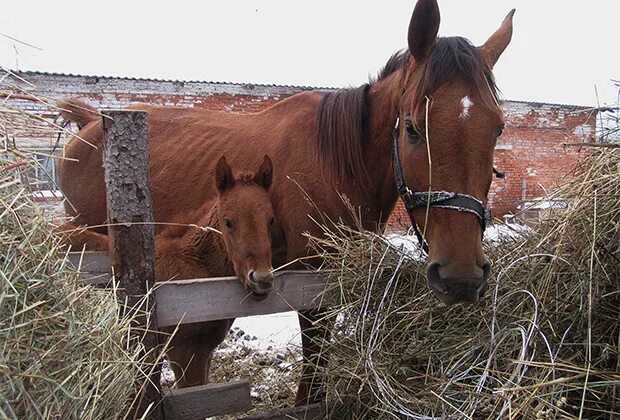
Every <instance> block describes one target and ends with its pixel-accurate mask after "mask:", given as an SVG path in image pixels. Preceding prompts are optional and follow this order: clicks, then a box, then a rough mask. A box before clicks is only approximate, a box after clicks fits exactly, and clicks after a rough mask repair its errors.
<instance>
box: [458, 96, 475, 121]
mask: <svg viewBox="0 0 620 420" xmlns="http://www.w3.org/2000/svg"><path fill="white" fill-rule="evenodd" d="M473 104H474V103H473V102H472V101H471V99H469V96H463V99H461V106H462V107H463V110H462V111H461V115H459V118H462V119H465V118H467V117H468V116H469V108H471V106H472V105H473Z"/></svg>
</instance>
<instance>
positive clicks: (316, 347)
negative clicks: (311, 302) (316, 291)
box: [295, 310, 330, 406]
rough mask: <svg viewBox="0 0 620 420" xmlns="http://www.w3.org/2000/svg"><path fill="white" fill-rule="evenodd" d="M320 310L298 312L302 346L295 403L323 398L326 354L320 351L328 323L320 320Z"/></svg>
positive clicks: (325, 338) (306, 403)
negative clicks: (301, 361) (323, 370)
mask: <svg viewBox="0 0 620 420" xmlns="http://www.w3.org/2000/svg"><path fill="white" fill-rule="evenodd" d="M321 315H322V314H321V311H320V310H312V311H303V312H300V313H299V314H298V316H299V326H300V328H301V344H302V347H303V349H302V350H303V367H302V373H301V379H300V381H299V388H298V389H297V397H296V398H295V405H297V406H300V405H308V404H313V403H316V402H321V401H323V400H324V399H325V389H324V387H323V376H322V375H323V372H321V370H322V369H324V368H325V367H326V366H327V355H326V354H325V353H324V352H323V351H322V343H323V341H326V340H329V335H330V325H329V324H330V323H327V322H325V320H321Z"/></svg>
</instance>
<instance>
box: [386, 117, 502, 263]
mask: <svg viewBox="0 0 620 420" xmlns="http://www.w3.org/2000/svg"><path fill="white" fill-rule="evenodd" d="M399 126H400V117H396V123H395V124H394V129H393V130H392V166H393V167H394V177H395V179H396V189H397V190H398V195H400V197H401V198H402V200H403V202H404V204H405V209H406V210H407V214H408V215H409V220H410V222H411V226H412V227H413V231H414V232H415V235H416V237H417V238H418V242H419V243H420V245H421V246H422V250H423V251H424V252H425V253H427V254H428V243H427V242H426V240H425V239H424V237H423V236H422V234H421V233H420V230H419V228H418V224H417V223H416V221H415V218H414V215H413V210H414V209H417V208H420V207H426V208H430V207H437V208H443V209H449V210H456V211H459V212H467V213H471V214H473V215H475V216H476V217H477V218H478V221H479V222H480V234H481V235H482V234H484V230H485V228H486V225H487V223H488V222H489V221H490V220H491V213H490V212H489V210H487V209H486V208H485V207H484V204H483V203H482V201H480V200H478V199H477V198H475V197H472V196H471V195H467V194H460V193H456V192H449V191H424V192H419V191H415V192H414V191H412V190H411V189H409V187H407V184H406V183H405V177H404V175H403V168H402V166H401V163H400V153H399V151H398V139H399V137H400V131H399ZM493 170H494V171H495V168H494V169H493Z"/></svg>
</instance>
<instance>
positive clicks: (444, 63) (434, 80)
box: [316, 37, 498, 186]
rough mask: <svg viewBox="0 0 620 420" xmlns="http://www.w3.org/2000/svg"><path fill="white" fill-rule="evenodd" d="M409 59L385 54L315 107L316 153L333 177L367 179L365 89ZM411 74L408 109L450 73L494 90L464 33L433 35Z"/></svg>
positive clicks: (404, 53) (400, 54)
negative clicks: (377, 66) (363, 76)
mask: <svg viewBox="0 0 620 420" xmlns="http://www.w3.org/2000/svg"><path fill="white" fill-rule="evenodd" d="M411 60H412V57H411V55H410V54H409V50H407V49H405V50H401V51H399V52H397V53H395V54H394V55H392V56H391V57H390V59H389V60H388V61H387V63H386V64H385V66H384V67H383V69H381V71H380V72H379V74H378V76H377V78H375V79H371V81H370V83H369V84H364V85H362V86H360V87H358V88H350V89H340V90H338V91H335V92H328V93H326V94H325V95H324V96H323V98H322V99H321V103H320V105H319V109H318V112H317V124H316V127H317V152H318V155H319V157H320V160H321V161H322V162H323V164H324V165H325V166H326V168H327V169H328V170H329V171H330V173H331V174H332V175H333V176H335V177H337V178H338V179H340V180H342V179H344V178H347V177H351V178H352V179H353V180H355V181H357V182H361V184H360V186H361V185H364V184H366V183H365V182H363V181H366V180H367V179H368V172H367V170H366V167H365V166H364V147H365V145H366V143H367V136H368V134H369V124H368V119H369V100H368V90H369V88H370V86H372V85H373V84H375V83H377V82H380V81H381V80H384V79H385V78H387V77H388V76H390V75H392V74H393V73H395V72H397V71H399V70H403V69H407V68H408V66H409V63H410V62H411ZM415 73H416V75H417V78H416V80H414V85H413V88H414V95H413V97H414V98H415V99H414V100H415V101H416V103H415V104H414V108H417V107H418V106H422V105H423V98H424V97H429V98H430V97H431V95H432V94H433V92H435V91H436V90H437V89H439V88H440V87H441V86H442V85H443V84H444V83H445V82H447V81H449V80H451V79H452V78H454V77H456V76H462V77H464V78H465V79H466V80H467V81H469V82H470V83H472V84H473V85H474V86H475V87H476V89H477V90H478V91H480V92H482V91H484V90H490V91H491V94H492V95H493V96H497V94H498V90H497V86H496V84H495V79H494V77H493V73H492V72H491V67H490V66H489V65H488V63H487V61H486V60H485V58H484V56H483V55H482V53H481V52H480V51H479V50H478V48H476V47H475V46H473V45H472V44H471V43H470V42H469V41H468V40H466V39H465V38H461V37H446V38H438V39H437V41H436V43H435V46H434V48H433V50H432V51H431V54H430V55H429V56H428V57H427V58H426V59H425V60H424V61H423V62H422V63H421V65H420V67H419V68H418V69H416V72H415ZM483 97H485V96H484V95H483ZM394 112H395V111H394ZM394 117H396V115H394Z"/></svg>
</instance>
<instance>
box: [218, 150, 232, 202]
mask: <svg viewBox="0 0 620 420" xmlns="http://www.w3.org/2000/svg"><path fill="white" fill-rule="evenodd" d="M233 185H235V178H233V174H232V169H230V166H229V165H228V162H226V157H224V156H222V157H221V158H220V160H218V161H217V165H215V186H216V187H217V190H218V191H219V192H220V193H223V192H224V191H226V190H228V189H230V188H232V186H233Z"/></svg>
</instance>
